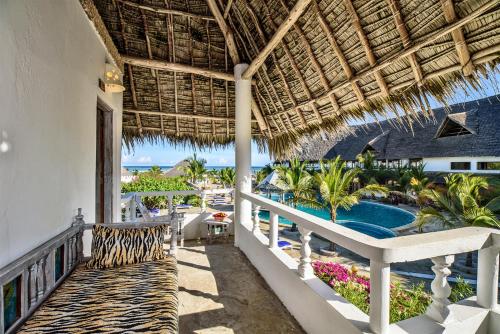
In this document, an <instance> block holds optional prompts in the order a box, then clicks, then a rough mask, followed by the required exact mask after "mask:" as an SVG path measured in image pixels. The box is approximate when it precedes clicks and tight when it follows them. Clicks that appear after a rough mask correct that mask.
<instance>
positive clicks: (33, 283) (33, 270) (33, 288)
mask: <svg viewBox="0 0 500 334" xmlns="http://www.w3.org/2000/svg"><path fill="white" fill-rule="evenodd" d="M29 271H30V280H29V292H30V293H29V307H28V309H30V308H31V307H32V306H33V305H35V303H36V297H37V293H36V271H37V265H36V263H33V264H32V265H31V266H30V267H29Z"/></svg>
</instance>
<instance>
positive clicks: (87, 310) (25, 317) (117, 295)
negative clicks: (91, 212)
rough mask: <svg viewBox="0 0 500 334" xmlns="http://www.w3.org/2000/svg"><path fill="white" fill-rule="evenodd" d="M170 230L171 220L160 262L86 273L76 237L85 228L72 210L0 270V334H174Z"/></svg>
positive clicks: (175, 307) (173, 222)
mask: <svg viewBox="0 0 500 334" xmlns="http://www.w3.org/2000/svg"><path fill="white" fill-rule="evenodd" d="M178 223H179V221H178V218H177V217H176V216H175V215H174V216H172V219H171V221H170V226H171V232H170V233H169V234H170V238H171V240H170V249H169V253H170V256H168V257H167V258H165V259H162V260H157V261H151V262H143V263H138V264H131V265H126V266H120V267H116V268H108V269H88V268H86V266H85V264H84V257H83V253H84V252H83V251H84V249H83V248H84V245H83V242H82V238H83V234H84V231H85V230H87V229H91V228H92V226H93V225H91V224H85V222H84V220H83V215H82V214H81V209H79V210H78V215H76V217H75V221H74V222H73V224H72V226H71V227H70V228H68V229H67V230H66V231H63V232H62V233H60V234H59V235H57V236H55V237H54V238H52V239H50V240H48V241H47V242H45V243H44V244H42V245H40V246H39V247H37V248H36V249H34V250H32V251H30V252H29V253H27V254H25V255H24V256H22V257H21V258H19V259H17V260H16V261H14V262H12V263H11V264H9V265H7V266H5V267H4V268H0V334H11V333H16V332H19V333H135V332H146V333H177V332H178V315H177V313H178V300H177V294H178V284H177V261H176V259H175V253H176V249H177V226H178ZM161 224H165V223H161ZM103 225H108V224H103ZM109 225H113V227H115V228H121V229H128V228H142V227H152V226H155V225H158V223H133V224H127V223H116V224H109Z"/></svg>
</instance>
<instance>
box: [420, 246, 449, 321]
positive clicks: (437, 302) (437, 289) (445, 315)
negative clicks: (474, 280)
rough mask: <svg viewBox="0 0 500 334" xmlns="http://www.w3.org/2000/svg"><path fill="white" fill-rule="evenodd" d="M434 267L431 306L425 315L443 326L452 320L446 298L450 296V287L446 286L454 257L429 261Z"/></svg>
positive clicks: (442, 257)
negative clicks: (434, 275)
mask: <svg viewBox="0 0 500 334" xmlns="http://www.w3.org/2000/svg"><path fill="white" fill-rule="evenodd" d="M431 260H432V263H434V265H433V266H432V271H433V272H434V273H435V274H436V277H435V278H434V280H433V281H432V284H431V289H432V304H431V305H430V306H429V307H428V308H427V311H426V314H427V315H428V316H429V317H430V318H431V319H433V320H435V321H437V322H439V323H442V324H445V323H448V322H450V321H451V320H453V314H451V310H450V308H449V305H450V301H449V300H448V297H449V296H450V294H451V287H450V285H449V284H448V279H447V278H448V276H449V275H450V274H451V271H450V269H448V268H449V267H450V266H451V264H452V263H453V261H454V260H455V256H454V255H446V256H438V257H434V258H432V259H431Z"/></svg>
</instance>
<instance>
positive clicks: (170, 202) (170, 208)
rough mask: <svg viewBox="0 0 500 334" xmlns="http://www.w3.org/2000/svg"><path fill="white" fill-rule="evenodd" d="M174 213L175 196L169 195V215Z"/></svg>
mask: <svg viewBox="0 0 500 334" xmlns="http://www.w3.org/2000/svg"><path fill="white" fill-rule="evenodd" d="M172 212H174V195H172V194H168V214H169V215H170V214H172Z"/></svg>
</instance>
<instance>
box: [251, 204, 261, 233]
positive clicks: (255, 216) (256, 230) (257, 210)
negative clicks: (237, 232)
mask: <svg viewBox="0 0 500 334" xmlns="http://www.w3.org/2000/svg"><path fill="white" fill-rule="evenodd" d="M259 213H260V206H258V205H254V208H253V228H252V232H253V233H260V218H259Z"/></svg>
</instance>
